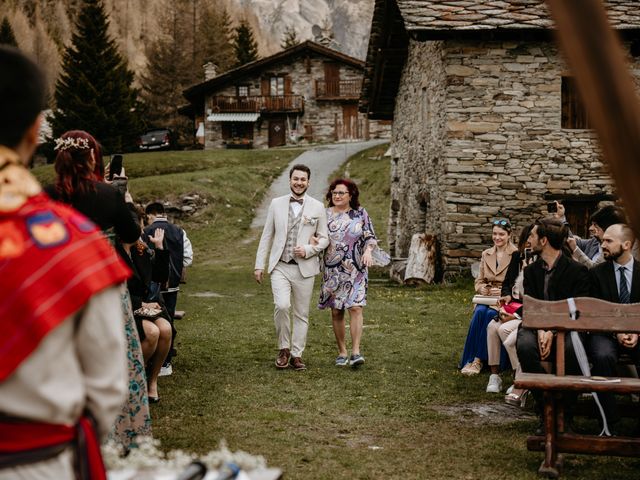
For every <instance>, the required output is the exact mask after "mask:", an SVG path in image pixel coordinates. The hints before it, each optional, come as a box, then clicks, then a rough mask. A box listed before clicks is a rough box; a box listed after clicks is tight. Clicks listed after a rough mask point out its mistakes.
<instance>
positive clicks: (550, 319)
mask: <svg viewBox="0 0 640 480" xmlns="http://www.w3.org/2000/svg"><path fill="white" fill-rule="evenodd" d="M575 302H576V309H577V310H578V312H579V315H578V319H577V320H571V318H570V316H569V305H568V304H567V301H566V300H556V301H552V302H548V301H545V300H538V299H535V298H533V297H530V296H529V295H525V297H524V301H523V305H524V306H523V313H522V326H523V327H526V328H534V329H543V330H556V331H563V330H575V331H579V332H586V331H588V332H624V333H640V303H627V304H623V303H612V302H606V301H604V300H600V299H597V298H590V297H578V298H575Z"/></svg>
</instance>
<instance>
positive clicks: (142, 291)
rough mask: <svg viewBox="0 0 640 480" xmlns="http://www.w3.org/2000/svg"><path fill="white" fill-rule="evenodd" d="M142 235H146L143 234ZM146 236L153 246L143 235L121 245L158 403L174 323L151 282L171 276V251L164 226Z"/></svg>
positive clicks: (150, 387) (151, 386) (153, 397)
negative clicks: (153, 293)
mask: <svg viewBox="0 0 640 480" xmlns="http://www.w3.org/2000/svg"><path fill="white" fill-rule="evenodd" d="M143 237H146V235H145V234H143ZM147 239H148V241H149V242H150V243H152V244H153V245H154V249H153V250H151V249H150V248H149V247H148V245H147V244H146V243H145V242H144V241H143V240H142V239H139V240H138V241H136V242H135V243H123V244H122V245H121V247H122V251H123V252H124V258H125V260H126V262H127V263H128V265H129V267H130V268H131V270H132V271H133V275H132V276H131V277H130V278H129V279H128V280H127V288H128V289H129V294H130V296H131V304H132V308H133V316H134V318H135V321H136V327H137V329H138V334H139V335H140V340H141V343H142V352H143V355H144V360H145V363H146V365H147V374H148V378H147V389H148V393H149V402H150V403H157V402H158V401H159V400H160V398H159V396H158V375H159V374H160V369H161V368H162V364H163V362H164V360H165V358H166V357H167V354H168V353H169V347H170V346H171V324H170V323H169V320H168V318H169V313H168V312H167V310H166V308H164V306H163V305H161V304H160V303H158V302H152V301H151V299H150V296H151V282H152V281H154V282H158V283H163V282H166V281H167V279H168V278H169V252H168V251H167V250H166V249H164V246H163V240H164V230H162V229H161V228H157V229H156V230H155V231H154V232H153V236H152V237H147Z"/></svg>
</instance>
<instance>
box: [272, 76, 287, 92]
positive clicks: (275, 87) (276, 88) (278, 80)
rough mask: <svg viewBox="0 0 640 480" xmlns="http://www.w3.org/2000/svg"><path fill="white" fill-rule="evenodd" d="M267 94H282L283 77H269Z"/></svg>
mask: <svg viewBox="0 0 640 480" xmlns="http://www.w3.org/2000/svg"><path fill="white" fill-rule="evenodd" d="M269 95H272V96H273V95H284V77H271V79H270V80H269Z"/></svg>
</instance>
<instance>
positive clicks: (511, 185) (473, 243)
mask: <svg viewBox="0 0 640 480" xmlns="http://www.w3.org/2000/svg"><path fill="white" fill-rule="evenodd" d="M638 68H639V66H638V63H637V62H635V63H634V65H633V71H634V73H635V74H636V76H637V73H638ZM563 75H568V69H567V67H566V65H565V63H564V62H563V60H562V59H561V58H560V56H559V54H558V51H557V48H556V47H555V45H553V44H552V43H551V42H525V41H521V42H467V41H454V40H447V41H445V42H425V43H419V42H415V41H412V43H411V45H410V49H409V58H408V61H407V66H406V67H405V71H404V73H403V77H402V81H401V87H400V91H399V93H398V97H397V103H396V111H395V117H394V129H393V150H394V156H395V157H396V158H397V160H394V162H395V164H396V165H395V166H394V168H393V172H392V177H393V178H392V184H393V188H392V199H393V201H394V202H399V204H400V205H398V204H396V205H395V210H396V211H395V212H394V206H393V205H392V212H391V215H390V228H391V233H392V235H390V237H391V238H392V240H391V241H392V242H393V239H394V238H395V246H396V255H398V256H406V249H407V247H408V242H409V241H410V237H411V234H413V233H419V232H421V231H423V226H424V229H425V230H426V232H428V233H435V234H436V235H437V237H438V239H439V240H440V248H441V253H442V261H443V267H444V271H445V274H447V275H449V274H453V273H456V272H460V271H462V270H465V269H467V268H468V267H469V266H470V264H471V263H473V262H474V261H476V260H477V258H478V257H479V256H480V253H481V251H482V250H483V249H484V248H487V247H488V246H489V245H490V243H491V221H492V220H493V219H494V218H496V217H499V216H505V217H508V218H510V219H511V220H512V222H513V223H514V224H515V226H516V231H515V232H514V234H517V233H518V230H519V228H520V227H522V226H523V225H524V224H526V223H528V222H530V221H532V220H533V219H535V218H536V217H537V216H539V215H542V214H544V213H546V211H545V205H546V201H545V195H554V194H555V195H559V196H564V197H567V198H571V197H575V196H580V195H598V194H602V195H605V194H611V193H614V186H613V182H612V180H611V179H610V177H609V176H608V174H607V172H606V168H605V166H604V165H603V162H602V159H601V155H600V149H599V146H598V143H597V140H596V138H595V133H594V132H593V131H591V130H573V129H563V128H561V78H562V76H563ZM425 86H426V88H427V90H428V97H429V98H430V100H429V101H428V102H427V103H428V104H430V105H431V108H427V109H426V110H428V111H429V115H428V117H429V121H428V122H424V121H421V119H420V115H421V112H422V111H423V110H425V107H424V101H423V100H422V98H421V95H422V89H423V88H425ZM443 97H444V100H441V99H442V98H443ZM443 121H444V122H443ZM425 194H428V198H427V206H426V208H425V206H424V202H423V196H424V195H425ZM421 202H422V203H421Z"/></svg>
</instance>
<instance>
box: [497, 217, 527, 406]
mask: <svg viewBox="0 0 640 480" xmlns="http://www.w3.org/2000/svg"><path fill="white" fill-rule="evenodd" d="M532 228H533V225H527V226H526V227H525V228H523V229H522V232H520V238H519V240H518V250H517V251H516V252H513V254H512V255H511V263H509V268H507V274H506V276H505V278H504V282H502V291H501V295H502V296H501V297H500V302H499V303H500V305H501V308H500V313H499V314H498V317H497V318H496V319H494V320H491V322H489V325H488V326H487V350H488V354H489V369H490V370H491V375H490V376H489V383H488V384H487V393H499V392H500V391H501V390H502V379H501V378H500V375H499V373H500V350H501V345H504V347H505V349H506V351H507V353H508V355H509V360H510V361H511V367H512V368H513V369H514V370H515V371H516V373H517V372H518V371H520V362H518V354H517V353H516V335H517V331H518V325H520V323H521V320H520V317H519V316H516V315H515V311H516V309H517V308H514V306H516V305H517V306H519V305H520V304H521V303H522V296H523V292H524V290H523V279H524V267H526V266H527V265H529V263H530V261H531V258H532V257H531V255H530V245H529V233H531V229H532ZM523 393H524V391H522V390H515V391H514V389H513V388H511V389H510V390H509V391H508V392H507V396H506V397H505V401H507V403H509V404H516V405H519V404H520V402H521V400H522V398H523Z"/></svg>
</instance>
